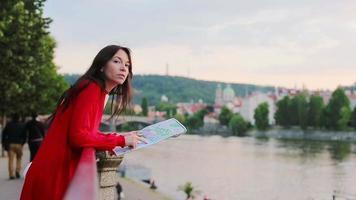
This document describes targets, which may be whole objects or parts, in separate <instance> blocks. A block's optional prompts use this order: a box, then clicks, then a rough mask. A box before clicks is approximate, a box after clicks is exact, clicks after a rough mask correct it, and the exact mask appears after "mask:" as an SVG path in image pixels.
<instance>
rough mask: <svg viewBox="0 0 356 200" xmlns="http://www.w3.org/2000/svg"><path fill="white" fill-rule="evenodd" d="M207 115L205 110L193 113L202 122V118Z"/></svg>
mask: <svg viewBox="0 0 356 200" xmlns="http://www.w3.org/2000/svg"><path fill="white" fill-rule="evenodd" d="M207 113H208V110H207V109H205V108H204V109H200V110H199V111H198V112H196V113H194V115H196V116H197V117H199V119H200V120H201V121H202V122H203V121H204V116H205V115H206V114H207Z"/></svg>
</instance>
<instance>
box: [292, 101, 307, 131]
mask: <svg viewBox="0 0 356 200" xmlns="http://www.w3.org/2000/svg"><path fill="white" fill-rule="evenodd" d="M295 98H296V99H297V102H298V104H297V108H298V109H297V110H298V112H297V116H298V121H297V125H299V126H300V128H302V129H306V128H307V127H308V102H307V99H306V97H305V95H303V94H301V95H298V96H296V97H295ZM291 114H293V113H291Z"/></svg>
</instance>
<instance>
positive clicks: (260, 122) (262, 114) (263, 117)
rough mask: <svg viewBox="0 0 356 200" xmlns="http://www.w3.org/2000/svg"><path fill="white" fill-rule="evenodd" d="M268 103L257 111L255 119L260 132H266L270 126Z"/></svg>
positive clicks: (261, 105) (260, 106)
mask: <svg viewBox="0 0 356 200" xmlns="http://www.w3.org/2000/svg"><path fill="white" fill-rule="evenodd" d="M268 113H269V110H268V103H266V102H264V103H261V104H260V105H258V106H257V108H256V109H255V114H254V119H255V125H256V127H257V129H258V130H266V129H267V128H268V126H269V121H268Z"/></svg>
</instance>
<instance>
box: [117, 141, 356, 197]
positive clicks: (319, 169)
mask: <svg viewBox="0 0 356 200" xmlns="http://www.w3.org/2000/svg"><path fill="white" fill-rule="evenodd" d="M123 165H127V166H128V167H129V166H130V165H139V166H142V167H144V168H148V169H150V172H151V176H152V178H153V179H154V180H155V183H156V184H157V186H158V190H159V191H160V192H161V193H164V194H166V195H167V196H169V197H172V198H173V199H182V200H183V199H185V194H184V193H183V192H182V191H178V190H177V188H178V186H179V185H183V184H184V183H186V182H188V181H189V182H192V184H193V186H194V187H195V189H197V190H198V191H200V194H199V195H197V198H196V199H203V196H204V195H207V196H208V197H209V198H211V199H216V200H218V199H219V200H220V199H221V200H225V199H226V200H235V199H241V200H250V199H253V200H270V199H272V200H278V199H281V200H282V199H283V200H286V199H288V200H294V199H295V200H304V199H310V200H311V199H318V200H319V199H322V200H324V199H325V200H331V199H332V195H333V193H334V191H338V192H341V193H342V194H345V195H350V194H351V195H356V144H352V143H347V142H321V141H305V140H281V139H271V138H269V139H268V138H254V137H226V138H224V137H220V136H205V137H203V136H198V135H182V136H180V137H178V138H174V139H169V140H167V141H164V142H162V143H159V144H156V145H153V146H151V147H147V148H146V149H141V150H137V151H134V152H131V153H129V154H126V155H125V158H124V162H123Z"/></svg>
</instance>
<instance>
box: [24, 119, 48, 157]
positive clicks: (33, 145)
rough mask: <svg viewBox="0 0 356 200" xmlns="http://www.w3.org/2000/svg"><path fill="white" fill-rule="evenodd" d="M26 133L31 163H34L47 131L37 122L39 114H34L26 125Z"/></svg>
mask: <svg viewBox="0 0 356 200" xmlns="http://www.w3.org/2000/svg"><path fill="white" fill-rule="evenodd" d="M25 133H26V136H27V140H28V141H27V142H28V147H29V149H30V162H32V160H33V158H34V157H35V155H36V153H37V151H38V149H39V148H40V146H41V143H42V140H43V138H44V134H45V129H44V126H43V124H42V123H41V122H39V121H37V113H32V119H31V120H30V121H28V122H27V123H26V126H25Z"/></svg>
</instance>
